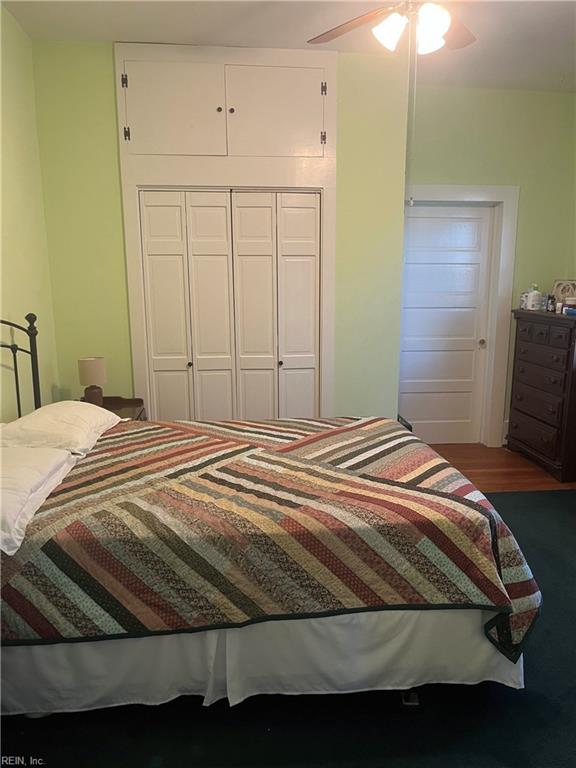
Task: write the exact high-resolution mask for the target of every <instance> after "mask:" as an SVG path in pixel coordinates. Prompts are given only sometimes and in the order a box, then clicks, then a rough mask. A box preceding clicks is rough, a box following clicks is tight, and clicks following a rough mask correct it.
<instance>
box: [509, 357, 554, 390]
mask: <svg viewBox="0 0 576 768" xmlns="http://www.w3.org/2000/svg"><path fill="white" fill-rule="evenodd" d="M565 378H566V375H565V374H564V373H560V372H559V371H551V370H550V369H549V368H542V367H541V366H540V365H532V363H525V362H523V361H522V360H517V361H516V379H517V380H518V381H521V382H522V383H523V384H528V385H529V386H531V387H536V389H543V390H545V391H546V392H551V393H552V394H553V395H562V394H564V380H565Z"/></svg>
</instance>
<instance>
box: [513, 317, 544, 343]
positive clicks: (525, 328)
mask: <svg viewBox="0 0 576 768" xmlns="http://www.w3.org/2000/svg"><path fill="white" fill-rule="evenodd" d="M549 331H550V326H548V325H546V324H545V323H530V322H527V321H521V322H519V323H518V340H519V341H520V340H521V341H531V342H533V343H534V344H548V338H549V335H550V334H549Z"/></svg>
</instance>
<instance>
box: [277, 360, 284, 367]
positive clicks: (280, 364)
mask: <svg viewBox="0 0 576 768" xmlns="http://www.w3.org/2000/svg"><path fill="white" fill-rule="evenodd" d="M283 365H284V360H278V367H279V368H282V366H283Z"/></svg>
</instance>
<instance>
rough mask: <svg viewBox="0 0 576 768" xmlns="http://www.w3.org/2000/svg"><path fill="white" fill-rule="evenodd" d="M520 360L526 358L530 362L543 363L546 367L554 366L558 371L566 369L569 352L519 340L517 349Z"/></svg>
mask: <svg viewBox="0 0 576 768" xmlns="http://www.w3.org/2000/svg"><path fill="white" fill-rule="evenodd" d="M516 356H517V359H518V360H526V362H528V363H536V365H543V366H544V367H545V368H554V369H555V370H557V371H565V370H566V363H567V362H568V352H567V351H565V350H562V349H556V348H553V349H551V348H550V347H545V346H543V345H542V344H530V343H529V342H523V341H519V342H518V347H517V350H516Z"/></svg>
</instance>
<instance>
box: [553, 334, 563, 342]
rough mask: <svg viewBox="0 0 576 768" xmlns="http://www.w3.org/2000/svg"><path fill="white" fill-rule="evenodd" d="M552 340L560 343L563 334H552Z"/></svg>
mask: <svg viewBox="0 0 576 768" xmlns="http://www.w3.org/2000/svg"><path fill="white" fill-rule="evenodd" d="M554 338H555V339H556V340H557V341H561V340H562V339H563V338H564V334H563V333H556V334H554Z"/></svg>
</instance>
